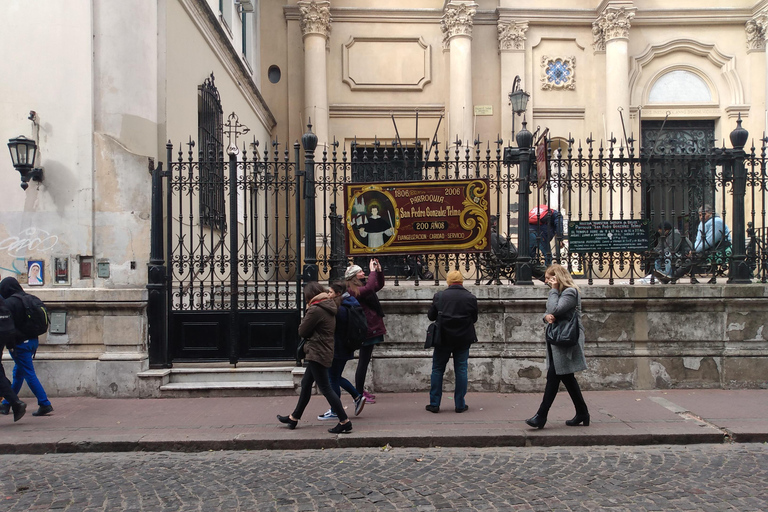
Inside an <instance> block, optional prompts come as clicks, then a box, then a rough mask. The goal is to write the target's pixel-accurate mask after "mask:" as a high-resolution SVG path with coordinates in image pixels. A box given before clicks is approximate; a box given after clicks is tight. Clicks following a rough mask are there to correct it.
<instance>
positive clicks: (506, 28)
mask: <svg viewBox="0 0 768 512" xmlns="http://www.w3.org/2000/svg"><path fill="white" fill-rule="evenodd" d="M496 31H497V33H498V36H499V51H501V52H503V51H510V50H525V33H526V32H527V31H528V22H527V21H499V22H498V24H497V26H496Z"/></svg>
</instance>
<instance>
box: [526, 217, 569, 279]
mask: <svg viewBox="0 0 768 512" xmlns="http://www.w3.org/2000/svg"><path fill="white" fill-rule="evenodd" d="M528 229H529V237H528V240H529V243H530V247H529V254H530V256H531V258H532V259H536V258H537V257H538V254H537V253H539V252H540V253H541V254H542V255H543V256H544V264H545V265H546V266H549V265H550V264H551V263H552V239H553V238H555V237H556V238H557V241H556V246H557V250H558V251H559V250H560V249H561V248H562V247H563V246H564V245H565V244H564V242H563V216H562V215H561V214H560V212H559V211H557V210H555V209H554V208H550V207H549V206H547V205H546V204H540V205H539V206H535V207H533V208H531V211H530V212H528Z"/></svg>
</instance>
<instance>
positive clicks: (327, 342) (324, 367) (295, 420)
mask: <svg viewBox="0 0 768 512" xmlns="http://www.w3.org/2000/svg"><path fill="white" fill-rule="evenodd" d="M304 302H305V303H306V304H307V312H306V313H305V314H304V318H303V319H302V320H301V324H300V325H299V336H301V337H302V338H304V339H305V340H306V343H305V344H304V351H305V353H306V357H305V359H306V361H307V365H306V369H305V371H304V377H303V378H302V379H301V393H300V395H299V401H298V402H297V403H296V408H295V409H294V410H293V412H292V413H291V414H289V415H288V416H281V415H279V414H278V415H277V420H278V421H279V422H280V423H285V424H286V425H288V428H289V429H291V430H293V429H295V428H296V425H298V424H299V420H300V419H301V416H302V414H304V409H305V408H306V407H307V404H309V399H310V398H312V385H313V384H314V383H317V389H318V390H320V392H321V393H322V394H323V396H324V397H325V399H326V400H328V403H329V404H330V406H331V409H333V410H334V411H336V413H337V414H338V416H339V423H338V424H337V425H336V426H335V427H333V428H329V429H328V432H330V433H331V434H345V433H348V432H351V431H352V422H351V421H349V418H348V417H347V413H346V412H344V408H343V407H342V405H341V400H340V399H339V395H337V394H336V393H334V392H333V390H331V384H330V382H329V380H328V368H329V367H330V366H331V363H332V362H333V332H334V330H335V329H336V309H337V308H336V302H335V301H334V300H333V299H332V298H331V296H330V294H329V293H328V292H327V291H326V290H325V288H323V286H322V285H321V284H320V283H318V282H317V281H313V282H311V283H307V284H306V285H305V286H304Z"/></svg>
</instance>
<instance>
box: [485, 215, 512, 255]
mask: <svg viewBox="0 0 768 512" xmlns="http://www.w3.org/2000/svg"><path fill="white" fill-rule="evenodd" d="M491 250H492V251H493V254H494V256H496V258H497V259H498V260H499V262H501V263H502V264H503V265H514V264H515V260H517V247H515V244H513V243H512V242H511V241H510V240H509V239H508V238H507V237H506V236H503V235H500V234H499V218H498V217H497V216H496V215H492V216H491Z"/></svg>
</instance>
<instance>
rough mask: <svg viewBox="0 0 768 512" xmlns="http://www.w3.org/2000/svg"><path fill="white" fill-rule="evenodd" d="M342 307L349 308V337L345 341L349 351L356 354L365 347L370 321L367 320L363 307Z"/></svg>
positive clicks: (343, 305) (346, 305)
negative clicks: (356, 351)
mask: <svg viewBox="0 0 768 512" xmlns="http://www.w3.org/2000/svg"><path fill="white" fill-rule="evenodd" d="M341 306H342V307H344V308H347V335H346V339H345V341H346V345H347V350H349V351H350V352H354V351H355V350H358V349H359V348H360V347H362V346H363V342H364V341H365V340H366V337H367V336H368V320H366V318H365V311H363V307H362V306H360V305H357V306H350V305H348V304H342V305H341Z"/></svg>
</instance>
